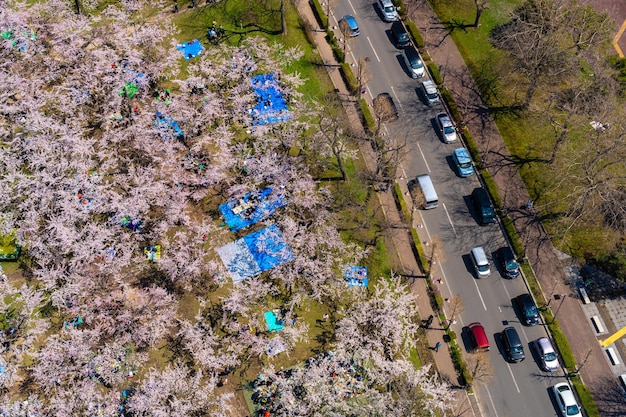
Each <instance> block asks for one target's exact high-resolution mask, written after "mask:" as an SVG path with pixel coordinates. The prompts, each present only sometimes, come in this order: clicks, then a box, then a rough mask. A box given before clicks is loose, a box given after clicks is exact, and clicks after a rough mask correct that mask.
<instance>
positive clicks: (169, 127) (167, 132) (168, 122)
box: [154, 111, 184, 140]
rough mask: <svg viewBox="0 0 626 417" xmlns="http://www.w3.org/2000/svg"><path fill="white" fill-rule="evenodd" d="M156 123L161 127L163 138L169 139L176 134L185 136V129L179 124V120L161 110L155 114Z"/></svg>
mask: <svg viewBox="0 0 626 417" xmlns="http://www.w3.org/2000/svg"><path fill="white" fill-rule="evenodd" d="M154 117H155V120H154V125H155V126H156V127H157V129H159V132H160V133H161V137H162V138H163V140H167V139H169V138H171V137H172V136H174V137H175V138H180V137H183V136H184V133H183V130H182V129H181V128H180V126H179V125H178V122H177V121H176V120H174V119H172V118H171V117H167V116H165V115H164V114H163V113H161V112H160V111H158V112H156V113H155V114H154Z"/></svg>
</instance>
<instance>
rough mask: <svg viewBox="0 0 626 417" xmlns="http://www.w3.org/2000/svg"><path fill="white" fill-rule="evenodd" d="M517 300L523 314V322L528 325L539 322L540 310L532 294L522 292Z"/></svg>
mask: <svg viewBox="0 0 626 417" xmlns="http://www.w3.org/2000/svg"><path fill="white" fill-rule="evenodd" d="M515 301H516V302H517V308H518V309H519V313H520V315H521V316H522V323H524V324H525V325H527V326H534V325H536V324H537V323H539V310H538V309H537V306H536V305H535V300H533V298H532V297H531V296H530V294H522V295H520V296H518V297H517V298H516V299H515Z"/></svg>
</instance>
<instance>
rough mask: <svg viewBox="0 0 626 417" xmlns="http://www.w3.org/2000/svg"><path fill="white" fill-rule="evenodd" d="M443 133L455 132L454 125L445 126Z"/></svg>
mask: <svg viewBox="0 0 626 417" xmlns="http://www.w3.org/2000/svg"><path fill="white" fill-rule="evenodd" d="M443 133H445V134H446V135H451V134H453V133H454V128H453V127H452V126H444V127H443Z"/></svg>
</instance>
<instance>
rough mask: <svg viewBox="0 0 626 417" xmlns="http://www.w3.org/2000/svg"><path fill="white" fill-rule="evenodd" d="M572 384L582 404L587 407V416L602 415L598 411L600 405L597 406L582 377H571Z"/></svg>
mask: <svg viewBox="0 0 626 417" xmlns="http://www.w3.org/2000/svg"><path fill="white" fill-rule="evenodd" d="M571 381H572V385H573V386H574V389H575V390H576V393H577V394H578V398H579V399H580V405H581V406H582V407H583V408H584V409H585V411H586V413H585V415H586V416H587V417H600V412H599V411H598V407H597V406H596V402H595V401H594V400H593V397H592V396H591V393H590V392H589V390H588V389H587V387H586V386H585V384H583V382H582V380H581V379H580V377H574V378H572V379H571Z"/></svg>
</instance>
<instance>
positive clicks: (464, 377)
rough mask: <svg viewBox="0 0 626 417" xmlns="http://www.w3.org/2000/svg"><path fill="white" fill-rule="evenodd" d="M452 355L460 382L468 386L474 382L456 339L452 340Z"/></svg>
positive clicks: (450, 344)
mask: <svg viewBox="0 0 626 417" xmlns="http://www.w3.org/2000/svg"><path fill="white" fill-rule="evenodd" d="M449 346H450V357H451V358H452V363H453V364H454V368H455V369H456V371H457V372H458V373H459V382H460V383H461V385H465V386H468V385H470V384H471V383H472V376H471V375H470V373H469V371H468V370H467V365H466V364H465V361H464V360H463V355H462V354H461V349H460V348H459V345H457V344H456V342H455V341H450V343H449Z"/></svg>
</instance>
